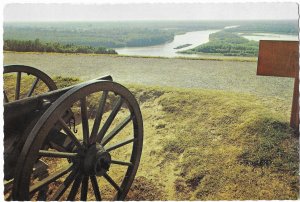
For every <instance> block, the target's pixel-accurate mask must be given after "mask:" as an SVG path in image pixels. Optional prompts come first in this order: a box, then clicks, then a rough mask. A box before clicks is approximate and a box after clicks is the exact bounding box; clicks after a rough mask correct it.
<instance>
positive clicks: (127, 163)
mask: <svg viewBox="0 0 300 202" xmlns="http://www.w3.org/2000/svg"><path fill="white" fill-rule="evenodd" d="M111 163H112V164H117V165H121V166H133V164H132V163H131V162H124V161H116V160H111Z"/></svg>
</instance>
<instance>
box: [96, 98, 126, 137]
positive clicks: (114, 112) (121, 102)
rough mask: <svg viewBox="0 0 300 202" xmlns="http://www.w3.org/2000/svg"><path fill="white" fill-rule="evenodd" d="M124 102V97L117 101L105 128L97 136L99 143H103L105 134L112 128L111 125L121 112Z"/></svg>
mask: <svg viewBox="0 0 300 202" xmlns="http://www.w3.org/2000/svg"><path fill="white" fill-rule="evenodd" d="M123 102H124V100H123V99H122V97H119V99H118V100H117V102H116V104H115V106H114V108H113V109H112V112H111V113H110V115H109V117H108V118H107V120H106V121H105V123H104V125H103V127H102V128H101V130H100V132H99V133H98V135H97V142H101V141H102V139H103V137H104V135H105V133H106V132H107V130H108V128H109V127H110V125H111V123H112V122H113V120H114V118H115V117H116V115H117V113H118V112H119V110H120V108H121V106H122V104H123Z"/></svg>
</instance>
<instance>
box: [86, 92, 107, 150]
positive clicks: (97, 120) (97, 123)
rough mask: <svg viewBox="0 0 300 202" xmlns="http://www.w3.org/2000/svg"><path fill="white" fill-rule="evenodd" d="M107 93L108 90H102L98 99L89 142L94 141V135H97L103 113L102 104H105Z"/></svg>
mask: <svg viewBox="0 0 300 202" xmlns="http://www.w3.org/2000/svg"><path fill="white" fill-rule="evenodd" d="M107 94H108V91H103V94H102V96H101V98H100V101H99V107H98V110H97V114H96V117H95V122H94V125H93V129H92V133H91V138H90V142H91V144H92V143H95V141H96V137H97V133H98V131H99V127H100V123H101V119H102V116H103V113H104V106H105V102H106V98H107Z"/></svg>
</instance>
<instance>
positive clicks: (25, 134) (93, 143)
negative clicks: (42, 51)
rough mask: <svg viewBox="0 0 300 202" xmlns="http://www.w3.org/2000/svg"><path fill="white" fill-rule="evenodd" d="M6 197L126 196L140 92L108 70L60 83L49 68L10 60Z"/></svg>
mask: <svg viewBox="0 0 300 202" xmlns="http://www.w3.org/2000/svg"><path fill="white" fill-rule="evenodd" d="M3 96H4V196H5V199H6V200H124V199H125V197H126V195H127V193H128V191H129V189H130V186H131V184H132V182H133V180H134V177H135V174H136V172H137V169H138V166H139V161H140V157H141V152H142V144H143V120H142V115H141V111H140V108H139V105H138V103H137V101H136V99H135V97H134V96H133V94H132V93H131V92H130V91H129V90H128V89H126V88H125V87H124V86H122V85H120V84H118V83H116V82H114V81H112V77H111V76H104V77H101V78H98V79H95V80H91V81H87V82H84V83H80V84H77V85H73V86H69V87H65V88H61V89H57V87H56V84H55V82H54V81H53V80H52V79H51V78H50V77H49V76H48V75H46V74H45V73H43V72H42V71H40V70H38V69H35V68H33V67H29V66H24V65H9V66H5V67H4V89H3Z"/></svg>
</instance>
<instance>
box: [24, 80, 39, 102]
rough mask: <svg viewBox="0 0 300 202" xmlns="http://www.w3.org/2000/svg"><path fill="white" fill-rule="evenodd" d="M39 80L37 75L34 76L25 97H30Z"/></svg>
mask: <svg viewBox="0 0 300 202" xmlns="http://www.w3.org/2000/svg"><path fill="white" fill-rule="evenodd" d="M39 80H40V78H38V77H36V78H35V80H34V82H33V83H32V85H31V87H30V90H29V91H28V93H27V97H30V96H31V95H32V93H33V91H34V89H35V87H36V85H37V83H38V82H39Z"/></svg>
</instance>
